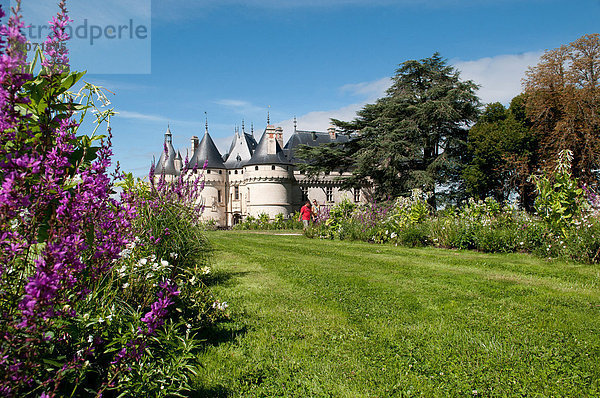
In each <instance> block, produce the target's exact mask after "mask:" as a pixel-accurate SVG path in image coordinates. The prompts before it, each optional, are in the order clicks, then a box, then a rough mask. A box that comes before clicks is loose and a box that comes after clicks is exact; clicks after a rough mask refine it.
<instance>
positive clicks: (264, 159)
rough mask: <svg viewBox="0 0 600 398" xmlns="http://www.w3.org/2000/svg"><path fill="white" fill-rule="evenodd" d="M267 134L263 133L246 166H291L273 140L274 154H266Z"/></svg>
mask: <svg viewBox="0 0 600 398" xmlns="http://www.w3.org/2000/svg"><path fill="white" fill-rule="evenodd" d="M268 140H269V138H268V134H266V133H264V134H263V136H262V138H261V139H260V142H259V143H258V145H257V146H256V149H255V150H254V154H252V158H250V160H249V161H248V163H246V166H250V165H259V164H291V163H290V161H289V160H288V159H287V157H286V156H285V153H284V152H283V149H282V148H281V145H279V142H277V140H275V153H268V150H267V146H268Z"/></svg>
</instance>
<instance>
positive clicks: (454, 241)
mask: <svg viewBox="0 0 600 398" xmlns="http://www.w3.org/2000/svg"><path fill="white" fill-rule="evenodd" d="M588 192H590V190H589V189H588ZM588 198H589V199H588V203H589V204H585V202H578V203H579V204H578V208H577V211H573V212H572V213H571V215H570V216H569V217H568V218H567V219H568V220H569V221H568V222H563V224H562V225H563V226H564V228H561V229H559V230H557V229H556V228H554V227H553V225H554V224H552V223H549V222H548V220H547V219H546V218H541V217H538V216H536V215H531V214H528V213H527V212H525V211H522V210H517V209H515V208H513V207H511V206H508V205H506V204H501V203H498V202H496V201H495V200H494V199H492V198H487V199H485V200H478V201H476V200H474V199H469V200H468V201H467V202H465V203H464V204H463V205H462V206H460V207H449V208H447V209H444V210H442V211H439V212H438V213H437V214H432V213H431V212H430V211H429V208H428V207H427V200H426V199H427V198H426V197H425V196H424V195H423V194H422V193H421V192H419V191H415V192H413V194H412V195H411V197H407V198H398V199H397V200H395V201H389V202H384V203H367V204H364V205H361V206H357V207H355V208H354V209H353V210H352V211H348V209H347V207H348V206H347V205H346V204H341V205H339V207H337V206H334V207H333V208H332V209H331V211H330V212H329V213H327V214H326V217H324V218H323V219H321V220H320V222H318V223H315V225H314V226H313V227H312V228H311V229H309V230H308V231H307V232H306V234H307V236H309V237H320V238H326V239H333V238H337V239H355V240H364V241H368V242H374V243H386V242H389V243H394V244H401V245H405V246H422V245H434V246H438V247H445V248H457V249H473V250H480V251H484V252H502V253H509V252H530V253H535V254H536V255H539V256H543V257H546V258H567V259H574V260H577V261H584V262H594V263H597V262H600V239H599V237H600V222H599V220H598V217H597V215H595V214H596V213H595V211H596V210H595V209H596V207H595V206H594V200H596V198H597V196H595V195H594V194H593V193H591V192H590V193H589V194H588ZM577 200H578V201H580V199H577Z"/></svg>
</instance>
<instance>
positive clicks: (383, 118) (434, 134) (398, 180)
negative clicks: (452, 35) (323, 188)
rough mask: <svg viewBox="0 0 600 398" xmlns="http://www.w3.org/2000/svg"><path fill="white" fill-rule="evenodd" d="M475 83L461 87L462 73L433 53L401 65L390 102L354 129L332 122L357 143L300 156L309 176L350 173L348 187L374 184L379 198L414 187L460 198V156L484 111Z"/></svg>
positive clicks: (368, 109)
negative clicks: (442, 190) (336, 171)
mask: <svg viewBox="0 0 600 398" xmlns="http://www.w3.org/2000/svg"><path fill="white" fill-rule="evenodd" d="M476 89H477V86H476V85H475V83H473V82H472V81H461V80H460V77H459V72H458V71H457V70H456V69H454V68H453V67H451V66H448V65H447V63H446V60H444V59H442V57H441V56H440V55H439V54H438V53H435V54H434V55H433V56H432V57H430V58H426V59H422V60H420V61H416V60H410V61H406V62H404V63H402V64H401V65H400V67H399V68H398V69H397V71H396V74H395V75H394V76H393V78H392V86H391V87H390V88H389V89H388V90H387V93H386V94H387V95H386V96H385V97H383V98H380V99H378V100H377V101H376V102H375V103H374V104H368V105H365V107H364V108H363V109H361V110H360V111H358V112H357V118H356V119H354V120H353V121H351V122H344V121H340V120H336V119H332V122H333V124H334V125H335V126H336V128H337V129H338V130H340V131H341V132H342V133H344V134H347V135H350V136H351V137H352V139H351V140H350V141H349V142H348V143H344V144H330V145H327V146H322V147H316V148H309V147H304V148H301V149H300V150H299V156H301V157H302V158H304V159H307V160H308V163H307V164H306V165H304V166H303V167H302V170H303V171H305V172H307V173H308V174H311V173H317V172H321V171H331V170H334V169H352V171H353V176H352V177H351V178H349V179H347V180H346V181H345V182H344V184H345V185H346V186H347V187H357V186H360V185H363V184H364V183H365V181H366V180H368V181H371V182H372V183H373V184H374V187H375V193H376V195H377V196H378V197H388V196H392V197H394V196H398V195H402V194H407V193H408V192H409V191H410V190H411V189H413V188H422V189H424V190H425V191H427V192H431V193H432V201H431V202H432V204H435V202H436V193H437V194H438V196H439V194H440V191H439V190H438V188H439V186H440V185H442V184H443V185H445V186H446V187H449V188H451V189H446V190H445V191H446V192H449V193H450V194H455V193H456V192H457V191H459V192H462V189H461V187H460V184H461V180H460V174H461V168H462V163H463V162H462V157H463V155H464V152H465V148H466V138H467V129H468V127H469V126H470V125H471V124H472V123H474V121H475V119H476V117H477V114H478V108H479V99H478V98H477V96H476V95H475V90H476Z"/></svg>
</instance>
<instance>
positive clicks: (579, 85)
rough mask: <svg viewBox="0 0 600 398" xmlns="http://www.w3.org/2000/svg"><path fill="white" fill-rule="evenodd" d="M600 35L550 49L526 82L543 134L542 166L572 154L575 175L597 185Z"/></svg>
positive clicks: (536, 122)
mask: <svg viewBox="0 0 600 398" xmlns="http://www.w3.org/2000/svg"><path fill="white" fill-rule="evenodd" d="M599 79H600V35H598V34H590V35H585V36H583V37H581V38H579V39H577V40H575V41H574V42H572V43H570V44H568V45H563V46H561V47H559V48H556V49H553V50H550V51H546V53H544V54H543V55H542V57H541V61H540V63H539V64H538V65H537V66H535V67H532V68H530V69H529V70H528V72H527V75H526V79H525V81H524V86H525V92H526V94H527V98H528V100H527V115H528V117H529V118H530V119H531V121H532V123H533V127H534V129H535V130H536V132H537V133H538V134H539V136H540V153H541V159H540V160H541V163H540V168H542V169H544V170H552V169H553V168H554V167H555V166H556V163H557V161H558V154H559V153H560V152H561V151H563V150H570V151H571V152H572V154H573V163H572V172H573V176H574V177H576V178H579V179H581V180H582V181H583V182H586V183H588V184H597V183H598V176H597V174H595V170H598V169H599V168H600V88H599V83H600V80H599Z"/></svg>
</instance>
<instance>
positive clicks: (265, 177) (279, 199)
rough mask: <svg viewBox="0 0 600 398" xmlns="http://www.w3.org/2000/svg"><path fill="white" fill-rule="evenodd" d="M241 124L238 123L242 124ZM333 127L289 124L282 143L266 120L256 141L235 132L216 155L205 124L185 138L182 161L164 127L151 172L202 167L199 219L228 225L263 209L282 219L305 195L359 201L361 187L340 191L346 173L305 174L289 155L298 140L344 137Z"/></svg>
mask: <svg viewBox="0 0 600 398" xmlns="http://www.w3.org/2000/svg"><path fill="white" fill-rule="evenodd" d="M242 126H243V125H242ZM347 140H348V137H347V136H345V135H338V134H337V133H336V131H335V129H334V128H330V129H329V130H328V131H327V132H316V131H301V130H296V128H294V132H293V134H292V136H291V137H290V139H289V140H288V142H287V143H286V144H285V145H284V143H283V129H282V128H281V127H275V126H273V125H271V124H268V125H267V127H266V128H265V130H264V132H263V134H262V136H261V137H260V140H259V141H258V142H257V141H256V139H255V138H254V131H253V129H252V132H251V133H250V134H248V133H246V132H245V131H244V127H242V129H241V131H239V130H237V129H236V131H235V134H234V137H233V140H232V142H231V146H230V148H229V152H228V153H227V154H225V155H221V153H220V152H219V150H218V149H217V147H216V145H215V143H214V142H213V140H212V138H211V136H210V134H209V132H208V125H207V126H206V130H205V132H204V137H202V140H200V141H199V140H198V137H196V136H194V137H192V138H191V153H192V156H191V158H190V159H189V161H188V162H187V164H184V160H183V159H182V158H181V153H180V151H175V148H173V143H172V134H171V130H170V128H167V132H166V133H165V143H164V147H165V150H164V151H163V154H162V155H161V156H160V158H159V160H158V162H157V163H156V165H155V166H154V167H155V173H156V176H159V175H161V174H164V175H165V176H166V177H167V178H169V177H170V178H173V177H176V176H179V175H180V174H181V172H182V170H183V169H184V166H185V167H186V168H187V169H194V168H197V169H198V170H202V168H203V167H204V165H205V164H206V169H205V171H204V189H203V191H202V193H201V200H202V201H203V204H204V206H205V207H204V213H203V214H202V219H203V220H205V221H209V220H213V221H214V222H215V223H216V224H217V225H218V226H221V227H228V226H232V225H234V224H236V223H238V222H239V221H241V220H243V219H244V218H246V217H248V216H253V217H258V216H259V215H260V214H262V213H266V214H268V215H269V217H270V218H271V219H272V218H274V217H275V216H276V215H278V214H283V216H284V217H285V218H287V217H289V216H291V215H292V214H293V213H294V212H296V211H298V210H300V207H301V206H302V205H303V204H304V202H305V201H306V200H307V199H308V200H310V201H311V202H312V201H313V200H316V201H317V203H318V204H319V205H320V206H325V207H328V206H332V205H334V204H336V203H339V202H341V201H342V200H344V199H347V200H350V201H353V202H362V201H364V197H365V192H363V189H354V190H351V191H345V190H342V189H341V181H340V180H341V179H343V178H344V177H345V176H348V175H350V174H348V173H339V172H331V173H328V174H322V175H319V176H313V177H308V176H307V175H305V174H303V173H301V172H300V171H299V170H298V168H297V166H298V164H299V163H301V162H303V160H301V159H297V158H296V157H295V151H296V150H297V149H298V147H299V146H300V145H308V146H318V145H323V144H328V143H335V142H337V143H342V142H346V141H347Z"/></svg>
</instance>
